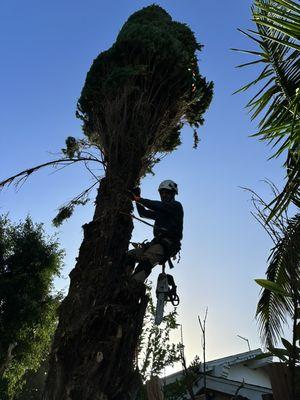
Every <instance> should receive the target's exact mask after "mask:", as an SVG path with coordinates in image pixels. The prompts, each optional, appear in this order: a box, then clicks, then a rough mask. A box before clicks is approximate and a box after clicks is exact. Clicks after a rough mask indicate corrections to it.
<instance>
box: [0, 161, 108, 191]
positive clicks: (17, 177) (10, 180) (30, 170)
mask: <svg viewBox="0 0 300 400" xmlns="http://www.w3.org/2000/svg"><path fill="white" fill-rule="evenodd" d="M79 161H84V162H88V161H95V162H98V163H101V164H102V162H101V161H100V160H98V159H97V158H94V157H78V158H60V159H58V160H53V161H48V162H46V163H43V164H39V165H37V166H35V167H32V168H28V169H25V170H23V171H21V172H19V173H18V174H16V175H13V176H11V177H9V178H7V179H5V180H3V181H1V182H0V189H1V188H3V187H4V186H6V185H8V186H9V185H10V184H11V183H13V182H14V181H15V180H17V182H15V185H16V186H18V185H19V183H20V182H21V181H22V180H23V179H25V180H26V179H27V178H28V177H29V175H31V174H32V173H33V172H36V171H38V170H40V169H42V168H44V167H49V166H53V167H55V166H57V165H63V164H65V166H68V165H71V164H75V163H76V162H79Z"/></svg>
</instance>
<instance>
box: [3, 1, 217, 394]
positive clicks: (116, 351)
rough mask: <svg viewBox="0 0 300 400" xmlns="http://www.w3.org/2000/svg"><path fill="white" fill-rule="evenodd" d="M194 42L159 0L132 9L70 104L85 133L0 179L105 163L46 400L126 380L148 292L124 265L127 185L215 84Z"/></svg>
mask: <svg viewBox="0 0 300 400" xmlns="http://www.w3.org/2000/svg"><path fill="white" fill-rule="evenodd" d="M201 47H202V46H201V45H200V44H198V43H197V41H196V39H195V37H194V35H193V33H192V32H191V30H190V29H189V27H188V26H187V25H185V24H181V23H178V22H175V21H172V19H171V17H170V15H169V14H168V13H167V12H166V11H165V10H163V9H162V8H161V7H159V6H156V5H152V6H149V7H146V8H144V9H142V10H140V11H138V12H136V13H134V14H133V15H131V16H130V17H129V19H128V21H127V22H126V23H125V24H124V26H123V27H122V29H121V31H120V33H119V35H118V37H117V40H116V42H115V43H114V44H113V46H112V47H111V48H110V49H109V50H107V51H104V52H102V53H101V54H100V55H99V56H98V57H97V58H96V59H95V60H94V62H93V65H92V67H91V69H90V71H89V72H88V74H87V78H86V82H85V85H84V87H83V90H82V93H81V96H80V99H79V101H78V111H77V116H78V117H79V118H80V119H81V120H82V121H83V132H84V134H85V139H83V140H76V139H74V138H71V137H70V138H68V139H67V146H66V149H64V158H62V159H60V160H54V161H51V162H49V163H45V164H42V165H40V166H38V167H35V168H31V169H28V170H26V171H22V172H20V173H19V174H17V175H15V176H13V177H11V178H9V179H7V180H5V181H3V182H2V185H4V184H9V183H11V182H12V181H14V180H16V179H17V178H21V179H22V178H27V177H28V176H29V175H30V174H31V173H32V172H34V171H36V170H37V169H39V168H41V167H43V166H47V165H51V164H52V165H57V164H59V163H61V164H69V163H74V162H79V161H83V162H85V163H88V162H98V163H100V164H101V165H102V166H103V168H104V174H105V176H104V178H103V179H101V182H100V186H99V189H98V195H97V197H96V200H95V213H94V217H93V220H92V221H91V222H90V223H88V224H85V225H84V227H83V228H84V238H83V242H82V244H81V247H80V251H79V256H78V258H77V263H76V266H75V268H74V269H73V270H72V271H71V273H70V278H71V283H70V288H69V293H68V295H67V297H66V298H65V299H64V301H63V303H62V305H61V307H60V317H59V325H58V329H57V331H56V334H55V339H54V343H53V349H52V355H51V357H50V370H49V374H48V378H47V383H46V388H45V392H44V399H45V400H66V399H69V398H72V399H75V398H77V399H80V400H88V399H93V400H95V399H102V400H105V399H110V400H117V399H119V400H120V399H125V398H129V397H130V393H131V392H132V390H133V388H134V385H135V384H134V380H135V376H136V374H135V373H134V369H135V364H134V359H135V357H134V356H135V352H136V347H137V343H138V338H139V335H140V333H141V329H142V324H143V317H144V314H145V310H146V306H147V296H146V295H145V286H144V285H143V284H135V282H133V281H132V280H130V277H129V275H128V272H126V271H127V270H126V268H125V265H124V262H125V256H126V252H127V249H128V245H129V240H130V237H131V233H132V229H133V224H132V220H131V218H128V216H127V215H128V214H130V212H131V211H132V203H131V200H130V199H129V197H128V190H130V189H131V188H132V187H134V186H136V185H137V184H138V183H139V181H140V179H141V178H142V177H143V176H144V175H145V174H146V173H147V172H148V171H149V170H151V168H152V167H153V165H154V164H155V163H156V162H158V160H159V159H160V157H161V156H163V155H164V154H167V153H168V152H170V151H172V150H174V149H175V148H176V147H177V146H178V145H179V144H180V131H181V128H182V127H183V124H184V123H188V124H189V125H190V126H191V127H193V128H194V129H197V128H199V127H200V125H202V124H203V123H204V119H203V114H204V112H205V111H206V109H207V108H208V106H209V104H210V101H211V98H212V92H213V84H212V83H207V82H206V80H205V78H203V77H202V76H201V75H200V73H199V69H198V65H197V57H196V51H199V50H201ZM194 134H195V145H196V144H197V134H196V133H195V132H194ZM91 152H92V153H91ZM91 172H92V171H91ZM94 177H95V178H96V182H98V181H99V178H98V176H96V175H94ZM88 190H89V189H87V191H88ZM86 193H87V192H86V191H85V192H84V194H83V196H85V195H86ZM80 201H81V195H79V196H78V197H77V198H76V199H75V203H72V202H71V203H69V204H68V205H66V206H64V207H63V208H62V209H61V210H60V213H59V215H58V218H57V219H56V221H55V222H56V223H59V222H61V221H62V219H63V218H64V217H68V216H69V215H70V214H71V213H72V210H73V208H74V206H75V205H76V204H78V202H80ZM84 201H85V199H84Z"/></svg>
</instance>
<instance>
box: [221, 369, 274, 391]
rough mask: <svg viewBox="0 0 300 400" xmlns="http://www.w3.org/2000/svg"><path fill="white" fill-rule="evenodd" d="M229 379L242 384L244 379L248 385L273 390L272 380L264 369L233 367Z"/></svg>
mask: <svg viewBox="0 0 300 400" xmlns="http://www.w3.org/2000/svg"><path fill="white" fill-rule="evenodd" d="M227 378H228V379H231V380H233V381H239V382H242V381H243V379H244V380H245V382H246V383H250V384H252V385H257V386H263V387H266V388H269V389H271V382H270V379H269V377H268V375H267V373H266V372H265V371H264V370H263V368H258V369H250V368H249V367H247V366H245V365H241V364H238V365H232V366H231V367H230V369H229V373H228V376H227Z"/></svg>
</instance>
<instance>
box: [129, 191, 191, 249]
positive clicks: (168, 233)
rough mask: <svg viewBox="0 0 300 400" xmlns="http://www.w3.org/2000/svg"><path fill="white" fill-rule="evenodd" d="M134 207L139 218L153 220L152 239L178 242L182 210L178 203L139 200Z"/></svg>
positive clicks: (180, 237)
mask: <svg viewBox="0 0 300 400" xmlns="http://www.w3.org/2000/svg"><path fill="white" fill-rule="evenodd" d="M136 206H137V210H138V213H139V215H140V217H142V218H150V219H154V221H155V223H154V229H153V234H154V237H159V236H162V237H167V238H170V239H172V240H173V241H175V242H178V243H179V242H180V240H181V239H182V229H183V208H182V205H181V203H179V201H176V200H172V201H170V202H163V201H154V200H148V199H142V198H141V199H140V201H139V202H137V203H136ZM144 206H145V207H146V208H147V209H146V208H145V207H144Z"/></svg>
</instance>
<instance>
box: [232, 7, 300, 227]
mask: <svg viewBox="0 0 300 400" xmlns="http://www.w3.org/2000/svg"><path fill="white" fill-rule="evenodd" d="M252 15H253V21H254V22H255V24H256V31H253V30H248V31H247V32H245V31H242V30H240V31H241V32H242V33H243V34H245V35H246V36H247V37H249V38H250V39H251V40H252V41H254V43H255V44H256V45H257V46H258V47H259V49H258V50H255V51H250V50H239V51H243V52H245V53H247V54H250V55H251V56H255V57H256V59H255V60H254V61H251V62H248V63H246V64H242V65H240V66H239V67H244V66H249V65H257V64H261V65H262V66H263V68H262V71H261V72H260V74H259V75H258V76H257V78H255V79H254V80H253V81H252V82H250V83H249V84H247V85H245V86H244V87H242V88H241V89H239V90H238V92H240V91H244V90H248V89H249V88H250V87H252V86H255V87H257V86H258V92H257V94H256V95H255V96H254V97H253V98H252V99H251V100H250V101H249V102H248V104H247V107H248V108H249V109H250V112H251V114H252V119H255V118H258V117H260V122H259V131H258V132H257V133H256V134H255V135H254V136H258V137H259V138H260V140H264V141H267V142H268V143H269V144H271V145H272V147H273V148H275V149H276V151H275V153H274V154H273V156H272V157H278V156H279V155H281V154H284V153H285V154H287V158H286V162H285V164H284V165H285V168H286V171H287V182H286V184H285V186H284V189H283V190H282V191H281V193H279V194H278V195H277V196H276V197H275V199H274V200H273V201H272V202H271V203H270V205H272V212H271V213H270V215H269V218H270V219H271V218H272V217H273V216H274V215H276V214H277V215H278V214H280V213H282V212H283V211H284V210H285V209H286V208H287V207H288V205H289V204H291V203H293V202H294V203H296V204H298V206H299V204H300V190H299V187H300V107H299V104H300V90H299V85H300V69H299V63H300V43H299V39H300V33H299V32H300V5H299V4H298V2H295V1H292V0H255V1H254V6H253V8H252ZM235 50H236V49H235Z"/></svg>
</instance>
